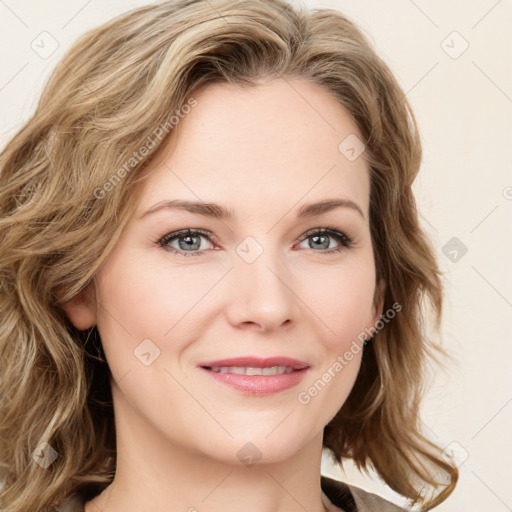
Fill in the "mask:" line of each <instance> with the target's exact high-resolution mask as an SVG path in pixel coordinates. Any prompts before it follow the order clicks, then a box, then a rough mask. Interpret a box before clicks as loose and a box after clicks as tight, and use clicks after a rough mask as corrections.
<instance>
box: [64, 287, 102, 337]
mask: <svg viewBox="0 0 512 512" xmlns="http://www.w3.org/2000/svg"><path fill="white" fill-rule="evenodd" d="M95 295H96V294H95V293H94V283H93V282H91V283H90V284H89V285H88V286H87V287H86V288H84V289H83V290H82V291H81V292H80V293H78V294H77V295H75V296H74V297H73V298H72V299H70V300H68V301H67V302H64V303H63V304H62V305H61V307H62V309H63V310H64V311H65V313H66V315H67V317H68V318H69V320H70V321H71V323H72V324H73V325H74V326H75V327H76V328H77V329H78V330H79V331H82V330H85V329H89V328H90V327H92V326H93V325H94V324H95V323H96V300H95Z"/></svg>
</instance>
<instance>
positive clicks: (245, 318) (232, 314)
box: [227, 249, 298, 332]
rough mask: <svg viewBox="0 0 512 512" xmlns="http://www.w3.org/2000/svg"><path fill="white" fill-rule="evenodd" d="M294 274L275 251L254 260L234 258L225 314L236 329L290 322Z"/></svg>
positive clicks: (292, 318)
mask: <svg viewBox="0 0 512 512" xmlns="http://www.w3.org/2000/svg"><path fill="white" fill-rule="evenodd" d="M292 281H293V276H292V274H291V272H290V271H289V269H288V268H287V267H286V265H284V263H283V262H282V261H279V258H278V257H277V255H276V254H275V252H274V253H273V252H271V251H270V250H269V249H266V250H264V251H263V252H262V254H260V255H259V256H258V257H257V258H256V260H255V261H252V262H251V263H249V262H248V261H246V260H245V259H244V258H243V257H237V258H235V263H234V268H233V270H232V271H231V272H230V276H229V289H228V294H229V298H228V301H227V304H228V305H227V316H228V320H229V322H230V323H231V324H232V325H233V326H234V327H237V328H244V329H255V330H258V331H261V332H271V331H274V330H276V329H279V328H280V327H281V326H283V327H284V326H289V325H291V324H292V323H293V322H294V321H295V319H296V315H297V314H298V302H297V301H298V298H297V296H296V295H295V294H294V292H293V282H292Z"/></svg>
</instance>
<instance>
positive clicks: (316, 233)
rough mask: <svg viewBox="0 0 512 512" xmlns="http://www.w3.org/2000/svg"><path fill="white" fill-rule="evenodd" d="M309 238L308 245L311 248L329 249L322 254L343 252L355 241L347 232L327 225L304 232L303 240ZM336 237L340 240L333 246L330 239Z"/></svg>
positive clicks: (335, 238)
mask: <svg viewBox="0 0 512 512" xmlns="http://www.w3.org/2000/svg"><path fill="white" fill-rule="evenodd" d="M308 239H309V242H308V247H309V248H310V249H316V248H320V249H327V250H323V251H316V252H320V253H321V254H333V253H335V252H342V251H343V250H345V249H347V248H349V247H351V246H352V245H353V241H352V239H351V238H349V237H348V236H347V235H346V234H345V233H343V232H341V231H338V230H337V229H334V228H330V227H326V228H315V229H313V230H311V231H308V232H307V233H304V235H302V237H301V243H302V241H306V240H308ZM329 239H334V240H336V241H337V242H338V244H339V245H338V246H334V247H332V246H331V243H330V240H329Z"/></svg>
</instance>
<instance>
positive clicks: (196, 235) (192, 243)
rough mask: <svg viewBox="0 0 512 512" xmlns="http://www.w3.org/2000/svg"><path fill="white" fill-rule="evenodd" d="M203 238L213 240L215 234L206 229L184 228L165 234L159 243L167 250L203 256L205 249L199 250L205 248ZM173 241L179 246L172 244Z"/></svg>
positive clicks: (185, 254) (184, 254) (186, 254)
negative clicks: (202, 242)
mask: <svg viewBox="0 0 512 512" xmlns="http://www.w3.org/2000/svg"><path fill="white" fill-rule="evenodd" d="M202 238H206V239H207V240H209V241H211V240H213V239H214V235H213V233H211V232H210V231H206V230H204V229H182V230H180V231H175V232H173V233H169V234H167V235H165V236H164V237H162V238H161V239H160V240H158V242H157V243H158V244H159V245H160V246H161V247H163V248H164V249H165V250H168V251H171V252H174V253H177V254H181V255H183V256H202V255H203V253H204V250H202V251H200V250H199V249H201V248H202V249H204V244H203V246H202V244H201V239H202ZM173 242H177V247H176V246H172V245H171V243H173Z"/></svg>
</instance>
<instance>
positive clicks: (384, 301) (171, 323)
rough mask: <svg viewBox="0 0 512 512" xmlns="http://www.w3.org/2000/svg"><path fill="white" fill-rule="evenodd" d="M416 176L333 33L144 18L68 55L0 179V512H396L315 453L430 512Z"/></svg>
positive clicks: (311, 21) (255, 15)
mask: <svg viewBox="0 0 512 512" xmlns="http://www.w3.org/2000/svg"><path fill="white" fill-rule="evenodd" d="M420 161H421V145H420V140H419V137H418V132H417V129H416V124H415V120H414V116H413V114H412V111H411V109H410V106H409V104H408V103H407V100H406V98H405V97H404V94H403V92H402V91H401V90H400V87H399V86H398V84H397V82H396V80H395V78H394V77H393V76H392V74H391V72H390V71H389V69H388V68H387V67H386V65H385V63H384V62H383V61H382V60H381V59H380V58H379V57H378V56H377V55H376V53H375V51H374V50H373V49H372V47H371V45H370V44H369V42H368V41H367V39H366V38H365V37H364V36H363V35H362V33H361V32H360V31H359V30H358V29H357V28H356V27H355V26H354V25H353V24H352V23H351V22H350V21H349V20H348V19H347V18H345V17H344V16H343V15H342V14H340V13H338V12H337V11H331V10H316V11H311V12H305V11H301V10H299V9H297V8H293V7H291V6H289V5H287V4H286V3H285V2H283V1H281V0H272V1H263V0H250V1H248V0H242V1H232V0H216V1H211V2H198V1H190V0H181V1H180V0H178V1H167V2H162V3H158V4H154V5H149V6H145V7H142V8H139V9H136V10H134V11H131V12H129V13H127V14H126V15H123V16H120V17H118V18H116V19H114V20H113V21H111V22H109V23H107V24H105V25H104V26H102V27H100V28H98V29H95V30H92V31H91V32H89V33H87V34H86V35H85V36H83V37H82V38H80V39H79V40H78V41H77V43H75V45H74V46H73V47H72V48H71V50H70V51H69V52H68V53H67V55H66V56H65V57H64V58H63V60H62V61H61V63H60V64H59V65H58V66H57V68H56V70H55V71H54V73H53V75H52V77H51V79H50V80H49V83H48V84H47V85H46V87H45V90H44V91H43V94H42V97H41V100H40V103H39V105H38V107H37V110H36V112H35V114H34V116H33V117H32V119H31V120H30V121H29V122H28V123H27V124H26V125H25V126H24V127H23V128H22V129H21V130H20V131H19V133H18V134H16V136H15V137H14V138H13V139H12V141H10V142H9V144H8V145H7V147H6V148H5V149H4V151H3V152H2V154H1V156H0V171H1V173H0V180H1V187H0V189H1V192H0V208H1V223H0V231H1V237H2V240H3V247H2V260H1V271H0V276H1V287H2V294H1V299H0V300H1V301H2V302H1V312H2V328H1V330H0V332H1V335H0V351H1V363H0V364H1V365H2V366H1V372H0V378H1V381H0V390H1V391H0V396H1V403H0V418H1V420H0V431H1V435H0V464H1V466H0V467H1V470H0V471H1V472H0V479H1V480H2V481H3V482H4V487H3V489H2V490H1V491H0V505H1V507H2V508H6V509H9V510H15V511H19V512H25V511H34V510H57V511H70V510H79V511H85V512H94V511H97V510H100V511H103V512H117V511H121V510H122V511H124V512H131V511H135V510H137V511H138V510H152V511H157V512H159V511H164V510H166V511H167V510H188V511H195V510H199V511H201V510H210V511H217V510H219V511H220V510H232V509H234V508H235V507H240V504H243V507H244V509H245V510H249V511H251V510H254V511H256V510H258V511H261V510H266V511H271V510H272V511H276V512H281V511H284V510H286V511H291V510H308V511H311V512H318V511H324V510H329V511H335V510H344V511H359V512H360V511H369V510H372V511H379V512H382V511H385V510H401V508H400V507H398V506H395V505H393V504H392V503H390V502H388V501H386V500H384V499H383V498H381V497H379V496H377V495H374V494H371V493H368V492H366V491H364V490H363V489H361V488H358V487H356V486H354V485H349V484H346V483H343V482H337V481H335V480H333V479H329V478H326V477H325V476H322V475H321V473H320V464H321V455H322V450H325V451H326V453H327V454H329V455H330V456H331V457H332V459H333V460H334V461H336V462H337V463H340V464H342V462H343V460H344V459H348V458H350V459H352V460H353V461H354V462H355V464H356V465H357V467H359V468H360V469H366V468H368V467H369V466H370V467H373V468H374V469H375V470H376V471H377V473H378V474H379V475H380V476H381V477H382V479H383V480H384V481H385V482H386V483H387V484H388V485H389V486H390V487H391V488H392V489H394V490H395V491H396V492H398V493H399V494H401V495H402V496H404V497H405V498H408V499H409V503H410V504H411V505H412V504H420V506H421V508H422V510H429V509H431V508H433V507H435V506H436V505H438V504H439V503H441V502H442V501H444V500H445V499H446V498H447V497H448V496H449V494H450V493H451V492H452V491H453V489H454V487H455V485H456V482H457V478H458V472H457V469H456V467H455V465H454V464H449V463H448V462H447V461H446V459H447V457H446V456H445V455H444V454H442V447H438V446H436V445H435V444H434V443H432V442H431V441H430V440H428V439H427V438H426V437H425V436H424V435H423V434H422V430H421V421H420V419H419V417H418V412H419V405H420V399H421V393H422V384H423V383H422V372H423V369H424V367H425V364H426V363H427V362H428V359H429V358H433V357H434V350H433V349H437V350H439V351H441V352H442V350H441V349H440V348H439V347H437V346H435V345H433V344H432V343H431V342H430V341H429V340H428V339H427V337H426V334H425V330H424V322H425V311H424V309H423V306H424V305H425V304H426V303H427V301H428V304H429V305H430V306H432V311H433V313H434V320H436V327H439V324H440V318H441V306H442V286H441V280H440V272H439V269H438V267H437V264H436V261H435V257H434V252H433V250H432V247H431V245H430V242H429V240H428V239H427V238H426V236H425V234H424V233H423V232H422V230H421V229H420V226H419V223H418V213H417V210H416V206H415V201H414V197H413V194H412V191H411V185H412V182H413V180H414V178H415V176H416V174H417V172H418V170H419V166H420ZM428 304H427V305H428ZM440 477H444V481H443V479H442V478H440Z"/></svg>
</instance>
